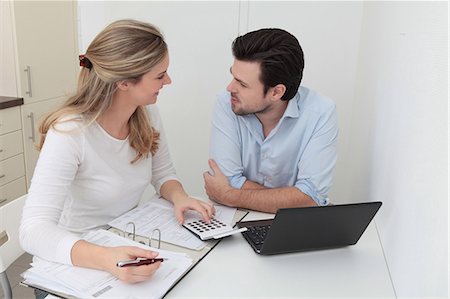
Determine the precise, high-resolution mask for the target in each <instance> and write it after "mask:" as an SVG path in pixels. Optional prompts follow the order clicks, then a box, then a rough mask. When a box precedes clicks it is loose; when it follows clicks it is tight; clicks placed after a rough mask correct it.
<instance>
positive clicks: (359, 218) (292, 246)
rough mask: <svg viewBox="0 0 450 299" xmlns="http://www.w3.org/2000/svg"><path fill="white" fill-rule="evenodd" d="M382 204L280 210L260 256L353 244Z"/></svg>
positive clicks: (370, 203) (369, 203)
mask: <svg viewBox="0 0 450 299" xmlns="http://www.w3.org/2000/svg"><path fill="white" fill-rule="evenodd" d="M380 207H381V202H367V203H357V204H344V205H330V206H325V207H307V208H290V209H280V210H278V212H277V214H276V216H275V218H274V220H273V222H272V225H271V228H270V230H269V232H268V235H267V237H266V239H265V242H264V246H263V247H262V249H261V254H276V253H285V252H295V251H304V250H314V249H322V248H333V247H342V246H347V245H354V244H356V242H358V240H359V238H360V237H361V235H362V234H363V232H364V231H365V230H366V228H367V226H368V225H369V223H370V221H371V220H372V219H373V217H374V216H375V214H376V213H377V211H378V209H379V208H380Z"/></svg>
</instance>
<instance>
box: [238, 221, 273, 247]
mask: <svg viewBox="0 0 450 299" xmlns="http://www.w3.org/2000/svg"><path fill="white" fill-rule="evenodd" d="M247 229H248V230H247V231H246V232H244V234H245V235H247V236H248V237H249V239H250V241H251V242H253V244H254V245H255V246H256V248H258V249H261V247H262V246H263V244H264V240H265V239H266V236H267V233H268V232H269V229H270V225H265V226H250V227H247Z"/></svg>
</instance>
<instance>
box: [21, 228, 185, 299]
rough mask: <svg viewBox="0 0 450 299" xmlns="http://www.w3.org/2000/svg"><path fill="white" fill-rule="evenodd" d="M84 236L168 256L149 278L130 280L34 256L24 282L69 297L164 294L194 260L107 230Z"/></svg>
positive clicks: (152, 296) (134, 296) (163, 256)
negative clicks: (126, 281)
mask: <svg viewBox="0 0 450 299" xmlns="http://www.w3.org/2000/svg"><path fill="white" fill-rule="evenodd" d="M84 239H85V240H87V241H89V242H91V243H95V244H98V245H103V246H138V247H141V248H145V249H150V250H153V251H158V252H159V256H158V257H162V258H167V260H165V261H164V262H163V263H162V264H161V266H160V268H159V269H158V270H157V271H156V272H155V274H154V275H153V276H152V277H151V278H150V279H149V280H147V281H145V282H141V283H136V284H127V283H125V282H122V281H120V280H118V279H117V278H115V277H114V276H113V275H111V274H110V273H108V272H104V271H100V270H93V269H87V268H81V267H75V266H69V265H63V264H59V263H54V262H48V261H45V260H42V259H38V258H34V261H33V263H32V264H31V265H32V267H31V268H30V269H29V270H27V271H26V272H24V273H23V274H22V276H23V278H24V282H23V283H24V284H27V285H30V286H34V287H37V288H42V289H44V290H49V291H50V292H53V293H55V294H58V295H63V296H67V297H70V296H73V297H77V298H162V297H163V296H164V295H165V294H166V293H167V292H168V291H169V289H170V288H171V287H172V286H173V285H174V284H175V283H176V282H177V281H178V280H179V279H180V278H181V277H182V276H183V274H184V273H186V272H187V271H188V269H189V268H190V267H191V266H192V263H193V261H192V259H191V258H189V257H188V256H187V255H186V254H183V253H176V252H171V251H167V250H160V249H155V248H150V247H148V246H145V245H142V244H139V243H137V242H134V241H132V240H129V239H126V238H124V237H121V236H118V235H116V234H114V233H112V232H110V231H106V230H98V231H93V232H90V233H88V234H86V235H85V236H84Z"/></svg>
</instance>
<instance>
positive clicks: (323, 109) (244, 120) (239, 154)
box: [210, 87, 338, 205]
mask: <svg viewBox="0 0 450 299" xmlns="http://www.w3.org/2000/svg"><path fill="white" fill-rule="evenodd" d="M211 130H212V131H211V141H210V142H211V144H210V157H211V158H213V159H215V160H216V162H217V163H218V165H219V167H220V169H221V170H222V172H223V173H224V174H225V175H226V176H227V177H228V180H229V182H230V184H231V186H232V187H234V188H237V189H240V188H241V187H242V185H243V184H244V182H245V181H246V180H247V179H248V180H250V181H253V182H256V183H258V184H261V185H263V186H265V187H267V188H280V187H291V186H295V187H297V188H298V189H300V191H302V192H303V193H305V194H307V195H309V196H310V197H311V198H312V199H313V200H314V201H315V202H316V203H317V204H318V205H327V204H328V202H329V199H328V191H329V189H330V187H331V184H332V178H333V169H334V166H335V164H336V147H337V144H336V141H337V135H338V125H337V116H336V105H335V104H334V102H333V101H332V100H331V99H329V98H327V97H324V96H322V95H319V94H318V93H316V92H314V91H312V90H310V89H308V88H306V87H300V89H299V92H297V94H296V95H295V97H294V98H292V99H291V100H290V101H289V103H288V106H287V108H286V111H285V112H284V114H283V116H282V118H281V119H280V121H279V122H278V124H277V126H276V127H275V128H274V129H273V130H272V131H271V132H270V134H269V135H268V136H267V138H265V139H264V134H263V128H262V125H261V123H260V121H259V120H258V118H257V117H256V116H255V115H254V114H249V115H244V116H239V115H236V114H234V112H233V111H232V110H231V101H230V93H228V92H223V93H221V94H220V95H219V96H218V99H217V102H216V105H215V108H214V113H213V120H212V129H211Z"/></svg>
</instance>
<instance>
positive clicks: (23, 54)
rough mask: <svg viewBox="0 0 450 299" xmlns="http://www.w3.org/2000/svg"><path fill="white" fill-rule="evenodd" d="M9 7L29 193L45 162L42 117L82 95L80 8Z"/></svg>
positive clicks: (51, 4) (57, 4)
mask: <svg viewBox="0 0 450 299" xmlns="http://www.w3.org/2000/svg"><path fill="white" fill-rule="evenodd" d="M8 6H9V7H8ZM4 7H8V9H9V12H10V18H9V22H10V24H8V25H9V27H10V28H11V31H12V32H11V35H12V40H13V42H14V47H13V48H14V52H13V53H12V56H14V57H12V59H13V60H15V62H16V63H15V66H16V69H15V75H14V77H15V81H16V82H17V96H18V97H22V98H23V99H24V105H22V106H21V108H20V110H21V115H20V116H19V123H20V124H21V127H22V128H23V130H22V131H23V136H22V138H21V141H20V142H21V143H22V142H23V145H22V146H23V149H24V150H23V155H24V160H25V166H24V167H25V168H24V169H25V181H26V183H27V184H26V185H27V187H29V186H30V182H31V178H32V176H33V172H34V168H35V165H36V162H37V159H38V157H39V152H38V151H37V149H36V145H37V144H38V143H39V138H40V135H39V133H38V128H39V123H40V121H41V117H42V116H43V115H44V114H46V113H47V112H49V111H50V110H52V109H54V108H55V106H56V105H58V104H60V103H61V102H63V101H64V99H66V98H67V97H68V96H69V95H70V94H72V93H73V92H74V91H75V89H76V83H77V76H78V71H79V65H78V46H77V44H78V43H77V39H78V35H77V17H76V12H77V3H76V1H12V2H7V3H6V4H2V8H4ZM3 14H4V13H3ZM3 14H2V15H3ZM1 22H2V23H4V22H7V21H5V20H2V21H1ZM4 27H5V28H7V26H4ZM4 36H8V35H7V34H4ZM16 121H17V120H16ZM5 138H6V137H5ZM8 138H12V137H11V136H9V137H8Z"/></svg>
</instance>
